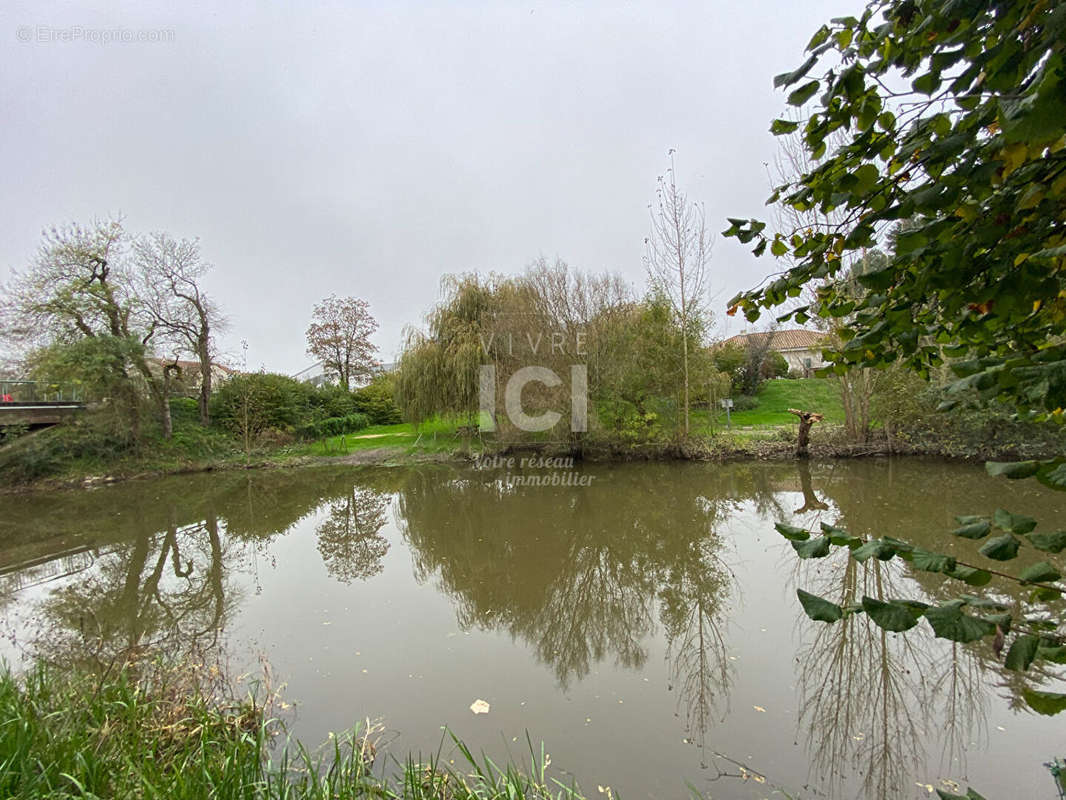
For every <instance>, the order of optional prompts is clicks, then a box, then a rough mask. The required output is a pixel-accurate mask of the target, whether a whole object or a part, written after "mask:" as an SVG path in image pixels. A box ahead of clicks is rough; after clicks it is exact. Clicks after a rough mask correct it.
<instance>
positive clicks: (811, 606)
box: [796, 589, 844, 622]
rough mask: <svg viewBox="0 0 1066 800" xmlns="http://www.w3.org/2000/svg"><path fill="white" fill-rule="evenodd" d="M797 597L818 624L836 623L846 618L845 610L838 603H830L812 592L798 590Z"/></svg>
mask: <svg viewBox="0 0 1066 800" xmlns="http://www.w3.org/2000/svg"><path fill="white" fill-rule="evenodd" d="M796 596H797V597H799V601H800V604H801V605H802V606H803V610H804V612H805V613H806V614H807V616H808V617H810V618H811V619H813V620H815V621H816V622H836V621H837V620H839V619H840V618H841V617H843V616H844V610H843V609H842V608H841V607H840V606H838V605H837V604H836V603H830V602H829V601H828V600H823V599H822V598H821V597H818V596H817V595H814V594H811V593H810V592H805V591H803V590H802V589H797V590H796Z"/></svg>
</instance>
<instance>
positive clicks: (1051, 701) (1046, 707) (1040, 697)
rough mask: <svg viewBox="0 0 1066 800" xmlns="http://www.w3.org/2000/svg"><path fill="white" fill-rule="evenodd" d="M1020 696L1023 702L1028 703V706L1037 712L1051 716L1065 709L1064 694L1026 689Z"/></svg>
mask: <svg viewBox="0 0 1066 800" xmlns="http://www.w3.org/2000/svg"><path fill="white" fill-rule="evenodd" d="M1022 696H1023V697H1024V698H1025V702H1026V703H1028V704H1029V708H1031V709H1033V711H1035V712H1036V713H1037V714H1043V715H1044V716H1046V717H1051V716H1054V715H1055V714H1058V713H1059V712H1060V711H1066V694H1059V693H1058V692H1040V691H1037V690H1036V689H1026V690H1025V692H1023V694H1022Z"/></svg>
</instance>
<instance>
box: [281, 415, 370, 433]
mask: <svg viewBox="0 0 1066 800" xmlns="http://www.w3.org/2000/svg"><path fill="white" fill-rule="evenodd" d="M369 424H370V420H369V419H368V418H367V416H366V414H347V415H346V416H343V417H330V418H329V419H323V420H320V421H318V422H311V423H308V424H307V425H301V426H300V427H299V428H298V429H297V432H298V433H299V435H300V436H302V437H303V438H305V439H323V438H325V437H327V436H340V435H341V434H342V433H354V432H355V431H360V430H362V429H363V428H365V427H367V426H368V425H369Z"/></svg>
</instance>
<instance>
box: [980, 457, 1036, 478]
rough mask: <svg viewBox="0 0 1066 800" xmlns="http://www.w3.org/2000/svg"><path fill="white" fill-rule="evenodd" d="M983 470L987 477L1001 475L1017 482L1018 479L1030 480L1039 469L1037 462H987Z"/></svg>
mask: <svg viewBox="0 0 1066 800" xmlns="http://www.w3.org/2000/svg"><path fill="white" fill-rule="evenodd" d="M985 469H986V470H987V471H988V474H989V475H995V476H999V475H1002V476H1003V477H1005V478H1010V479H1012V480H1017V479H1019V478H1030V477H1032V476H1033V475H1036V472H1037V470H1038V469H1040V462H1039V461H988V462H986V463H985Z"/></svg>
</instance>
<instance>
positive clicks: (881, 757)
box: [0, 462, 1041, 798]
mask: <svg viewBox="0 0 1066 800" xmlns="http://www.w3.org/2000/svg"><path fill="white" fill-rule="evenodd" d="M893 469H894V468H893V467H892V465H890V464H885V465H874V464H866V465H863V466H862V467H861V468H859V467H856V468H850V467H849V469H848V470H847V471H845V470H843V469H840V471H838V472H835V473H834V472H833V471H832V469H830V468H827V467H825V466H820V465H818V464H813V465H811V464H808V463H807V462H800V463H799V464H797V465H793V464H779V465H765V464H737V465H729V466H726V467H722V466H715V467H713V468H712V467H707V466H700V465H686V466H684V467H680V466H677V465H664V464H642V465H640V466H639V468H610V469H602V470H595V471H594V472H595V475H596V480H595V481H594V482H593V483H592V485H591V486H587V487H582V488H580V489H574V488H568V487H543V486H541V487H537V486H521V487H519V486H513V485H508V484H507V483H506V482H505V481H504V480H502V479H501V477H502V476H500V475H499V474H494V473H490V472H476V471H458V472H457V471H455V470H451V469H445V468H440V467H431V468H425V469H413V470H370V471H352V470H337V469H321V470H319V469H307V470H297V471H288V472H278V473H271V472H262V473H256V474H233V475H218V476H193V477H186V478H182V479H173V480H171V479H167V480H163V481H158V482H153V483H151V484H142V485H137V484H130V485H129V486H126V487H113V488H109V489H107V490H106V491H107V494H106V500H102V499H101V498H102V497H105V495H102V494H95V493H84V494H74V493H71V494H69V495H64V496H62V497H60V498H57V500H56V502H55V503H49V504H40V505H34V504H31V503H27V504H26V510H25V512H24V513H23V514H22V515H21V516H18V515H17V514H15V513H13V512H12V513H9V514H8V515H7V517H6V518H5V519H0V541H2V542H3V546H2V547H0V563H3V564H16V563H31V562H33V563H39V562H40V561H41V559H42V558H45V557H46V556H47V554H48V553H49V552H51V553H69V552H71V551H72V550H78V552H80V553H83V554H84V553H92V554H94V556H95V559H96V561H95V564H92V565H91V566H89V567H88V568H85V569H84V570H83V571H82V572H80V573H78V574H76V575H74V576H72V577H68V578H64V580H63V581H62V582H61V583H60V582H58V581H57V583H56V584H55V585H54V588H52V589H51V591H50V592H49V593H48V594H47V595H46V596H45V599H44V600H43V601H42V605H41V611H42V612H43V614H42V617H43V619H44V623H45V630H44V631H43V635H41V636H39V637H37V642H38V645H39V648H40V649H41V651H42V652H43V653H44V654H45V655H47V656H48V657H51V658H63V659H65V658H69V657H70V656H71V655H72V654H73V655H75V656H76V657H79V658H85V657H90V656H91V657H94V658H97V659H99V660H101V661H103V662H105V663H106V662H108V661H109V660H111V659H115V658H119V657H120V656H121V655H122V654H123V653H128V652H130V651H133V652H140V651H144V650H146V649H148V648H153V647H161V648H165V649H166V651H167V652H168V653H170V654H171V655H175V656H177V657H181V656H182V655H183V654H186V653H197V652H199V651H202V650H203V649H209V648H213V647H217V646H219V645H220V643H221V642H222V641H223V640H224V638H225V635H226V631H227V628H228V626H229V625H230V623H231V620H232V618H233V617H234V611H235V609H236V607H237V606H238V604H239V603H240V602H241V597H242V595H241V591H242V587H248V586H251V585H254V583H253V575H252V574H251V573H254V570H255V568H256V558H257V555H258V554H259V553H260V552H261V549H262V546H263V544H264V543H266V542H269V541H270V540H271V539H272V538H273V537H275V536H278V535H281V534H282V533H284V532H286V531H289V530H291V529H292V528H293V526H295V525H296V524H297V523H298V522H300V521H301V520H308V521H312V522H311V524H313V525H314V528H315V532H316V544H317V549H318V554H319V555H320V556H321V558H322V561H323V563H324V565H325V568H326V570H327V572H328V574H329V575H330V576H331V578H332V579H334V580H337V581H342V582H345V583H348V582H356V581H361V580H365V579H368V578H372V577H373V576H375V575H378V574H379V573H381V572H382V569H383V560H384V558H385V556H386V554H387V553H388V550H389V541H390V540H389V539H388V538H387V536H386V534H387V531H386V530H385V526H386V524H387V523H388V516H389V510H390V508H391V509H393V510H394V513H395V516H396V522H397V524H398V527H399V530H400V532H401V533H402V535H403V536H404V537H405V539H406V542H407V544H408V545H409V550H410V554H411V558H412V560H413V564H414V570H415V577H416V579H417V580H418V581H420V582H427V581H433V582H435V583H436V584H437V585H438V586H439V589H440V591H441V592H442V593H443V594H445V595H446V596H447V597H449V598H450V599H451V600H452V602H453V604H454V608H455V614H456V617H457V619H458V622H459V625H460V626H461V627H463V628H471V627H478V628H483V629H487V630H500V631H506V632H508V633H509V634H510V635H511V636H512V637H514V638H516V639H519V640H521V641H522V642H524V643H526V645H527V646H528V648H529V649H530V651H531V652H532V653H533V654H534V655H535V657H536V658H537V659H538V660H539V661H540V662H541V663H543V664H545V665H546V666H547V667H548V668H549V669H550V670H551V673H552V674H553V675H554V677H555V679H556V681H557V682H558V684H559V685H560V686H561V687H564V688H566V687H569V686H570V685H572V684H573V683H575V682H577V681H580V680H582V679H583V678H585V677H586V676H587V675H589V674H590V672H591V671H592V670H594V669H595V668H596V666H597V665H598V664H601V663H604V662H613V663H615V664H617V665H619V666H621V667H623V668H627V669H641V668H643V667H645V665H646V664H647V661H648V658H649V653H650V652H651V649H652V648H653V647H658V646H659V644H658V643H657V635H658V634H661V635H662V639H663V640H664V645H665V648H666V650H665V655H666V658H667V660H668V664H667V666H668V673H669V681H670V685H671V687H672V688H673V689H674V690H675V691H676V693H677V714H678V716H679V717H680V718H682V719H683V724H684V727H685V730H686V732H687V738H689V740H690V741H691V742H692V743H693V744H694V745H696V746H697V747H699V749H700V751H701V763H702V764H703V765H705V766H710V765H711V763H712V762H716V761H717V760H719V759H720V758H721V759H724V761H723V762H722V763H723V764H727V763H729V761H730V758H729V757H728V756H723V755H721V754H720V753H718V752H715V751H714V750H713V749H711V747H709V746H708V740H709V739H710V740H712V742H713V739H714V736H713V729H714V725H715V724H716V722H717V721H718V719H719V718H721V717H724V716H725V715H726V713H727V710H728V707H729V692H730V689H731V687H732V685H733V683H734V682H735V681H736V680H738V676H737V674H736V673H734V671H733V669H732V667H731V664H732V663H733V662H731V661H730V659H729V657H728V652H727V651H732V650H733V649H734V648H732V647H730V646H729V644H730V643H729V620H730V619H731V615H732V614H733V613H734V606H738V605H739V593H740V589H739V587H738V585H737V583H738V582H737V580H736V578H735V577H734V575H733V573H732V572H731V570H730V568H729V566H728V564H729V563H731V562H730V559H731V558H732V556H731V555H730V554H731V553H733V552H734V551H733V549H732V548H733V546H734V545H733V543H732V542H731V540H730V536H729V533H728V532H729V531H730V530H732V532H733V534H734V535H736V534H737V532H738V530H742V529H737V528H733V529H730V528H729V527H728V526H729V524H730V521H731V520H734V519H735V517H736V514H737V512H738V510H739V509H741V508H743V509H744V510H745V514H746V515H747V516H748V517H750V518H751V520H752V524H755V525H758V526H760V529H763V528H765V529H768V528H769V525H770V523H771V520H773V519H782V520H792V521H793V522H802V524H804V525H805V526H808V527H812V526H813V527H817V523H818V521H819V520H820V519H821V518H823V517H824V518H825V519H826V521H830V520H831V521H833V522H834V524H838V525H840V526H841V527H844V528H847V529H848V530H849V531H851V532H852V533H855V534H856V535H861V536H870V535H881V534H882V533H883V532H884V523H885V520H886V519H888V520H890V521H891V522H892V524H893V525H894V526H895V527H897V528H900V529H905V530H907V532H908V535H909V537H910V538H912V539H913V540H914V541H915V542H916V543H917V544H919V545H921V546H924V547H926V548H927V549H933V550H936V549H939V548H941V547H943V546H944V541H945V540H944V532H945V531H947V530H950V523H951V514H952V513H954V512H950V511H945V512H944V514H943V515H942V516H943V517H944V519H942V520H941V519H938V518H936V517H935V515H936V514H937V513H939V509H959V508H964V509H966V508H971V507H972V506H970V502H971V498H972V496H973V494H974V491H975V486H976V487H978V489H979V490H980V491H981V492H984V493H986V494H987V496H988V498H989V499H988V502H990V503H996V504H999V505H1009V501H1002V500H1000V499H996V497H995V495H994V491H995V488H994V487H993V488H992V489H989V488H988V487H987V486H986V485H985V484H984V483H982V482H981V481H983V480H984V477H983V476H980V477H976V478H975V476H974V474H972V473H968V472H965V471H963V470H953V471H946V472H944V471H939V470H935V471H929V470H924V469H922V468H918V467H915V466H913V465H912V466H911V467H910V468H909V469H908V470H905V471H901V472H900V474H899V475H896V474H894V473H893ZM590 474H591V473H590ZM934 478H935V480H934ZM1008 489H1009V490H1010V491H1012V492H1018V491H1019V490H1018V489H1017V488H1016V487H1008ZM982 496H984V495H982ZM900 498H906V502H903V503H901V502H900ZM20 502H21V501H19V500H11V501H10V505H9V508H14V507H15V506H18V505H19V503H20ZM1031 505H1032V504H1030V506H1031ZM745 524H747V523H745ZM57 534H62V536H58V535H57ZM937 537H940V538H937ZM737 541H738V542H739V541H741V539H740V536H737ZM739 546H740V545H737V547H739ZM747 546H749V547H750V546H751V542H747ZM758 547H760V548H761V547H763V545H762V544H759V545H758ZM780 547H781V548H782V549H781V550H780V551H774V552H775V553H777V552H780V554H781V560H780V561H779V562H778V563H779V564H781V565H784V569H785V570H786V571H785V573H784V574H785V575H787V574H788V570H792V569H793V567H795V569H794V572H793V574H794V576H795V583H796V585H797V586H799V587H802V588H804V589H807V590H808V591H811V592H813V593H815V594H817V595H819V596H822V597H826V598H827V599H830V600H832V601H834V602H836V603H840V604H844V605H846V604H850V603H857V602H860V601H861V599H862V597H863V596H864V595H869V596H870V597H874V598H878V599H882V600H885V599H890V598H893V597H900V596H904V597H906V596H914V595H915V594H921V595H924V596H925V597H926V598H927V599H928V600H930V601H932V602H942V601H943V600H945V599H947V598H948V597H950V596H954V594H958V591H956V590H958V588H959V587H958V586H951V585H949V586H945V584H944V581H943V580H942V579H941V578H939V576H935V575H932V574H930V573H913V574H912V573H911V572H910V570H909V567H908V566H907V565H906V564H904V563H901V562H899V561H892V562H880V561H877V560H871V561H868V562H865V563H863V564H858V563H856V562H854V561H853V560H851V559H848V558H847V557H846V553H843V552H841V551H837V552H836V553H835V554H834V556H832V557H831V558H829V559H823V560H819V561H814V562H800V561H797V560H796V559H795V557H794V555H793V553H792V551H791V549H790V548H788V546H787V545H786V544H784V542H783V541H782V542H781V543H780ZM49 548H51V549H49ZM79 548H80V550H79ZM738 552H739V551H738ZM744 552H751V551H749V550H745V551H744ZM758 558H763V556H761V555H760V556H758ZM772 559H773V557H771V558H770V560H771V561H772ZM765 561H766V559H763V561H760V562H759V564H761V565H763V566H767V567H770V566H772V564H767V563H764V562H765ZM90 562H91V559H90ZM739 569H740V567H738V571H739ZM775 574H776V575H781V574H782V573H780V572H777V573H775ZM4 580H5V581H7V580H9V578H5V579H4ZM752 591H754V589H753V590H752ZM1023 594H1024V592H1022V593H1021V594H1019V595H1017V596H1012V595H1004V598H1003V601H1004V602H1005V603H1007V604H1009V605H1011V608H1012V611H1018V610H1021V609H1022V608H1023V607H1024V606H1023V604H1024V602H1025V598H1024V596H1023ZM793 613H795V614H796V616H797V618H798V619H799V620H800V625H801V629H802V631H803V634H804V636H805V637H807V641H806V643H805V645H804V646H803V648H802V650H801V652H800V653H799V656H800V663H799V666H798V672H797V674H796V678H797V686H798V691H799V693H800V699H801V704H800V711H799V718H798V725H799V728H800V730H801V737H802V738H803V740H804V741H805V744H806V747H807V751H808V756H809V758H810V762H811V770H812V772H813V773H814V774H816V775H817V776H818V780H817V781H816V782H815V783H816V784H817V786H818V787H819V790H821V789H824V790H825V791H828V792H829V794H830V795H831V796H854V794H855V792H854V791H853V790H854V789H855V786H854V784H856V783H861V793H863V794H864V795H867V796H871V797H874V796H876V797H884V798H893V797H897V796H908V795H909V793H910V792H911V788H912V787H913V785H914V778H915V774H916V772H917V771H919V770H921V769H923V767H922V765H924V764H926V763H927V756H931V757H932V759H933V760H935V758H936V754H935V753H927V752H925V748H932V747H933V745H932V744H930V743H931V742H934V741H935V742H937V743H938V744H937V745H936V746H938V747H939V746H941V744H940V743H942V747H943V751H942V752H941V753H940V768H941V769H942V770H944V771H945V772H946V773H947V774H948V775H950V776H951V777H956V778H959V777H963V776H962V775H960V773H961V772H965V764H964V761H963V757H964V752H965V749H966V748H967V747H968V746H970V744H971V743H972V742H973V741H974V739H975V738H976V737H978V736H979V734H980V732H981V730H982V729H983V728H984V726H985V714H986V704H987V702H988V697H989V686H990V685H992V684H993V683H994V682H995V681H1000V685H1001V686H1002V687H1003V689H1004V692H1005V694H1007V695H1008V696H1009V697H1010V701H1011V702H1013V701H1014V698H1016V697H1017V695H1018V694H1019V693H1020V692H1021V691H1022V689H1024V688H1027V687H1029V686H1031V685H1032V683H1033V681H1038V680H1040V679H1041V677H1040V675H1039V674H1036V675H1029V674H1027V675H1026V676H1025V677H1021V676H1018V675H1015V674H1013V673H1003V672H1002V670H1000V669H999V668H998V666H997V665H996V664H995V663H994V659H993V658H992V655H991V651H990V650H988V649H987V646H985V645H981V644H979V643H978V644H975V645H969V646H965V645H951V644H948V643H944V642H940V641H932V640H931V639H930V638H929V637H928V635H927V633H926V631H925V629H924V626H919V628H916V629H914V630H912V631H910V632H908V633H907V634H904V635H897V634H888V633H885V632H884V631H882V630H881V629H880V628H878V627H877V626H875V625H873V624H872V623H871V622H870V620H869V619H868V618H867V617H866V616H865V615H853V616H849V617H847V618H846V619H845V620H843V621H842V622H838V623H836V624H834V625H825V624H823V623H816V622H811V621H810V620H808V619H807V618H806V617H804V616H802V612H801V611H800V610H799V608H798V605H797V606H796V607H795V608H794V610H793ZM934 732H935V733H934ZM725 749H728V748H725ZM733 763H734V764H736V765H737V766H738V769H739V766H740V764H742V763H743V762H733ZM745 768H746V767H745ZM727 770H731V768H728V767H727ZM727 774H730V775H736V776H737V777H738V778H741V779H742V778H743V773H742V772H737V771H735V770H732V771H727V772H721V771H720V773H719V775H720V776H725V775H727ZM930 780H931V781H932V780H933V778H932V776H931V777H930Z"/></svg>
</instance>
